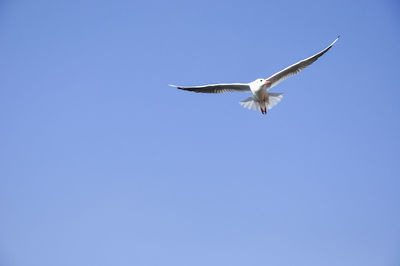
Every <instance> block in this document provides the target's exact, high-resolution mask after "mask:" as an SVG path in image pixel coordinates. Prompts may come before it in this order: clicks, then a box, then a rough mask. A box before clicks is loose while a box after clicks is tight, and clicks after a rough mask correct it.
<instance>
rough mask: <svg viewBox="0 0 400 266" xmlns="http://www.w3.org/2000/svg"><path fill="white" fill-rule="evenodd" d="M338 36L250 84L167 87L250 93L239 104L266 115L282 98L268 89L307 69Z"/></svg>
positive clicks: (279, 94) (198, 90) (281, 95)
mask: <svg viewBox="0 0 400 266" xmlns="http://www.w3.org/2000/svg"><path fill="white" fill-rule="evenodd" d="M339 37H340V36H338V37H337V38H336V40H334V41H333V43H331V45H329V46H328V47H327V48H325V49H324V50H322V51H321V52H319V53H317V54H315V55H313V56H311V57H309V58H306V59H304V60H301V61H299V62H297V63H296V64H293V65H291V66H289V67H287V68H285V69H283V70H281V71H279V72H278V73H275V74H273V75H272V76H270V77H269V78H267V79H256V80H255V81H252V82H250V83H221V84H209V85H203V86H193V87H185V86H175V85H169V86H171V87H175V88H178V89H181V90H187V91H194V92H201V93H223V92H231V91H239V92H247V91H250V92H251V93H252V94H253V95H252V96H250V97H249V98H247V99H245V100H243V101H241V102H240V104H241V105H242V106H243V107H245V108H248V109H251V110H256V111H258V110H260V111H261V113H262V114H266V113H267V109H271V108H272V107H274V106H275V105H276V104H277V103H279V102H280V100H281V99H282V97H283V94H282V93H272V92H268V90H269V89H271V88H272V87H275V86H276V85H278V84H279V83H280V82H282V81H284V80H285V79H287V78H288V77H290V76H293V75H296V74H297V73H299V72H300V71H302V70H303V69H304V68H306V67H308V66H309V65H311V64H312V63H314V62H315V61H316V60H317V59H318V58H319V57H320V56H322V55H323V54H325V53H326V52H328V50H329V49H331V47H332V46H333V45H334V44H335V42H336V41H337V40H338V39H339Z"/></svg>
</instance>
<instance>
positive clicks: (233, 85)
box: [169, 83, 250, 93]
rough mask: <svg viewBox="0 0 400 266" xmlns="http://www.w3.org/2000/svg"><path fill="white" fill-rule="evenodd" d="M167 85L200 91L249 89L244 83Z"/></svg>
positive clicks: (219, 91)
mask: <svg viewBox="0 0 400 266" xmlns="http://www.w3.org/2000/svg"><path fill="white" fill-rule="evenodd" d="M169 86H171V87H175V88H178V89H181V90H186V91H194V92H201V93H223V92H232V91H240V92H246V91H250V86H249V85H248V84H246V83H224V84H210V85H204V86H193V87H185V86H175V85H169Z"/></svg>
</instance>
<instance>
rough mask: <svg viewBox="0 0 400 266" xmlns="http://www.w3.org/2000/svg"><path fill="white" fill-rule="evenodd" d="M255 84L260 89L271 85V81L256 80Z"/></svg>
mask: <svg viewBox="0 0 400 266" xmlns="http://www.w3.org/2000/svg"><path fill="white" fill-rule="evenodd" d="M254 83H255V84H256V85H257V86H259V87H261V86H269V85H271V81H269V80H266V79H256V80H255V81H254Z"/></svg>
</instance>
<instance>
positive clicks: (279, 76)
mask: <svg viewBox="0 0 400 266" xmlns="http://www.w3.org/2000/svg"><path fill="white" fill-rule="evenodd" d="M339 37H340V36H338V37H337V38H336V40H334V41H333V43H331V45H329V46H328V47H326V48H325V49H324V50H322V51H321V52H319V53H317V54H315V55H313V56H311V57H309V58H306V59H304V60H301V61H300V62H297V63H296V64H293V65H291V66H289V67H287V68H285V69H284V70H281V71H279V72H278V73H275V74H273V75H272V76H271V77H269V78H267V80H269V81H271V86H270V87H269V88H268V89H270V88H272V87H274V86H276V85H278V84H279V83H280V82H282V81H284V80H285V79H287V78H288V77H291V76H293V75H296V74H298V73H299V72H300V71H302V70H303V69H305V68H306V67H308V66H309V65H311V64H312V63H314V62H315V61H317V59H318V58H319V57H321V56H322V55H323V54H325V53H326V52H328V50H329V49H331V47H332V46H333V45H334V44H335V42H336V41H337V40H338V39H339Z"/></svg>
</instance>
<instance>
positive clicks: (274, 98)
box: [239, 93, 283, 111]
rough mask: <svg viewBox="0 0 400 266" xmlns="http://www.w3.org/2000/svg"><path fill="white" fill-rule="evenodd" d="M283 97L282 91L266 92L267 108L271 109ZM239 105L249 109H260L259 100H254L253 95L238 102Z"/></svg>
mask: <svg viewBox="0 0 400 266" xmlns="http://www.w3.org/2000/svg"><path fill="white" fill-rule="evenodd" d="M282 98H283V93H268V101H266V103H265V104H266V106H267V109H271V108H272V107H274V106H275V105H277V104H278V103H279V102H280V101H281V99H282ZM239 104H240V105H241V106H243V107H244V108H247V109H249V110H255V111H261V106H260V102H259V101H258V100H256V99H255V98H254V97H253V96H250V97H249V98H247V99H245V100H243V101H241V102H239Z"/></svg>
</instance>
